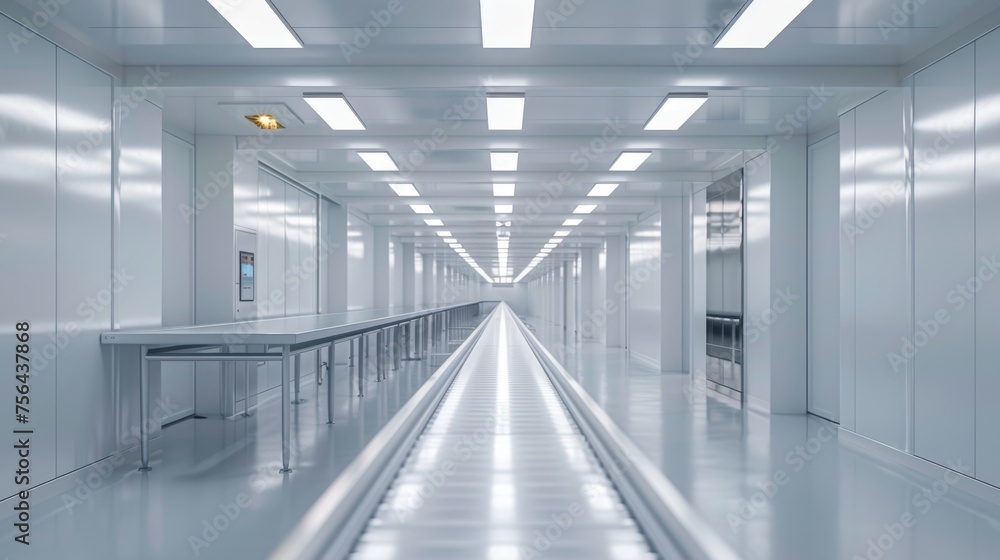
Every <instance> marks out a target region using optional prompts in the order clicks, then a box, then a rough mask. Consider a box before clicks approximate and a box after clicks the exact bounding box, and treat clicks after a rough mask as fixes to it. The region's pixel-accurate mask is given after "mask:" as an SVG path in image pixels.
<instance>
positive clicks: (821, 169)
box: [808, 135, 840, 422]
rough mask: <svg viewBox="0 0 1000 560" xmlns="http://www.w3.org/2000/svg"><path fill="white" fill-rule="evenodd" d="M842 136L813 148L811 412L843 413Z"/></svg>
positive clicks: (828, 415) (829, 416) (826, 415)
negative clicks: (841, 390)
mask: <svg viewBox="0 0 1000 560" xmlns="http://www.w3.org/2000/svg"><path fill="white" fill-rule="evenodd" d="M839 254H840V137H839V136H838V135H833V136H831V137H830V138H827V139H825V140H823V141H820V142H818V143H816V144H813V145H812V146H810V147H809V370H808V371H809V412H811V413H813V414H816V415H818V416H822V417H824V418H826V419H828V420H832V421H834V422H837V421H839V418H840V365H839V364H840V259H839Z"/></svg>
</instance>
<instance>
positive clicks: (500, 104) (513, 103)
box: [486, 93, 524, 130]
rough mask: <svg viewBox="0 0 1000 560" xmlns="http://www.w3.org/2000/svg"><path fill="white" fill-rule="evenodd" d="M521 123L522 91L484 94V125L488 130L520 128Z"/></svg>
mask: <svg viewBox="0 0 1000 560" xmlns="http://www.w3.org/2000/svg"><path fill="white" fill-rule="evenodd" d="M523 123H524V94H523V93H516V94H499V93H498V94H494V95H487V96H486V125H487V127H488V128H489V129H490V130H521V127H522V126H523Z"/></svg>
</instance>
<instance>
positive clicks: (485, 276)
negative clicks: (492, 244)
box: [474, 267, 493, 284]
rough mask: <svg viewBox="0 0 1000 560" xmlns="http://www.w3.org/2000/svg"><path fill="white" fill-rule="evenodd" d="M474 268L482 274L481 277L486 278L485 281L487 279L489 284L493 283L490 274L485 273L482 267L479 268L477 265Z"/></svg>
mask: <svg viewBox="0 0 1000 560" xmlns="http://www.w3.org/2000/svg"><path fill="white" fill-rule="evenodd" d="M474 270H475V271H476V272H478V273H479V275H480V276H482V277H483V280H486V281H487V282H489V283H490V284H492V283H493V279H492V278H490V275H489V274H486V272H485V271H484V270H483V269H481V268H479V267H475V268H474Z"/></svg>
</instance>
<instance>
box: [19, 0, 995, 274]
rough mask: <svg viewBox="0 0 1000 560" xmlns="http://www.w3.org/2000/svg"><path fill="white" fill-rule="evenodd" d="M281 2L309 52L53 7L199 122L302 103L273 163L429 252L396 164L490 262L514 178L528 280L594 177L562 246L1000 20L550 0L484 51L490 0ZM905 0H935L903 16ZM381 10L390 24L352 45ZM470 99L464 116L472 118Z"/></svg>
mask: <svg viewBox="0 0 1000 560" xmlns="http://www.w3.org/2000/svg"><path fill="white" fill-rule="evenodd" d="M271 1H272V3H273V5H274V6H275V7H276V8H277V9H278V10H279V11H280V13H281V15H282V16H283V17H284V18H285V20H286V21H287V22H288V23H289V24H290V25H291V26H292V27H293V29H294V31H295V33H296V34H297V35H298V36H299V37H300V38H301V40H302V42H303V43H304V45H305V48H302V49H288V50H266V49H264V50H255V49H253V48H251V47H250V46H249V45H248V44H247V43H246V42H245V41H244V40H243V39H242V37H240V35H239V34H238V33H237V32H236V31H235V30H234V29H233V28H231V27H230V26H229V25H228V24H227V23H226V21H225V20H223V19H222V17H221V16H219V14H218V13H217V12H216V11H215V10H214V9H213V8H212V7H211V6H210V5H209V4H208V2H207V1H206V0H87V1H86V2H69V3H67V4H66V5H61V4H60V11H59V13H58V14H57V16H56V18H55V20H54V22H55V23H54V24H55V26H56V27H58V28H59V29H60V30H61V31H63V32H65V33H67V34H70V35H72V36H74V37H76V38H77V39H78V40H79V41H82V42H83V43H85V44H86V45H87V46H88V47H89V48H92V49H93V50H95V51H97V52H100V53H102V54H103V55H104V56H106V57H108V58H110V59H112V60H114V61H116V62H118V63H120V64H122V65H124V66H126V73H125V83H126V84H127V85H138V84H139V83H141V78H142V76H143V75H144V74H145V72H146V70H145V67H146V66H148V65H160V66H161V70H163V71H164V72H166V73H167V77H166V79H165V80H164V81H163V82H162V84H160V85H159V86H158V89H159V90H160V93H161V94H162V95H163V99H164V120H165V124H166V126H167V127H168V128H170V129H171V130H174V131H176V132H178V133H181V134H182V135H190V136H195V135H201V134H223V135H237V136H241V137H244V138H243V139H244V140H252V139H254V138H255V137H257V136H256V130H255V129H254V128H252V126H251V125H250V124H249V123H248V122H247V121H246V120H245V119H243V118H242V116H240V115H239V112H240V110H238V109H242V107H240V108H234V107H232V106H228V107H227V105H229V104H232V103H239V104H245V105H248V106H251V107H259V108H260V109H261V110H268V109H269V108H271V107H275V106H279V105H281V104H283V105H285V106H287V107H288V109H290V110H291V111H292V112H294V113H295V116H296V117H297V118H298V119H300V120H301V121H302V124H301V125H298V124H297V123H295V124H296V126H290V127H289V128H288V129H286V130H283V131H281V132H279V133H277V134H276V135H275V136H274V137H273V138H270V139H269V140H268V141H267V143H266V144H265V145H263V146H262V149H263V151H264V152H265V154H264V157H265V159H269V160H271V161H274V162H277V163H279V164H281V165H283V166H287V167H289V168H291V169H294V170H295V171H296V172H297V175H298V176H299V177H300V178H301V179H302V180H304V181H305V182H306V183H308V184H311V185H313V186H315V187H317V188H319V189H320V190H322V191H323V192H324V193H326V194H328V195H329V196H331V197H333V198H335V199H337V200H340V201H343V202H345V203H347V204H349V205H350V206H351V207H352V209H353V210H354V211H356V212H358V213H361V214H363V215H365V216H367V217H368V219H369V220H370V221H371V222H372V223H373V224H375V225H384V226H391V227H392V231H393V234H394V235H398V236H399V237H400V238H401V239H402V240H404V241H413V242H415V243H417V244H418V246H420V247H421V249H422V250H430V248H431V247H437V248H440V247H442V246H443V245H442V243H441V242H440V240H439V238H438V236H437V235H435V232H434V231H433V229H432V228H429V227H427V226H426V225H424V222H423V219H424V218H425V217H426V216H418V215H416V214H414V213H413V211H412V210H411V209H410V208H409V206H408V204H409V203H410V202H412V201H411V200H406V199H401V198H399V197H397V196H396V195H395V194H394V193H393V192H392V191H391V190H390V189H389V187H388V185H387V182H388V181H393V182H410V183H413V184H415V185H416V187H417V189H418V190H419V191H420V193H421V195H422V197H421V198H422V200H421V201H422V202H423V203H427V204H431V206H432V207H433V208H434V210H435V213H436V216H435V217H438V218H440V219H442V220H443V221H444V222H445V224H446V229H448V230H449V231H451V232H452V233H453V234H455V237H456V238H457V239H458V240H459V242H461V243H462V244H463V245H464V246H465V247H466V248H467V249H468V250H469V252H470V253H471V254H472V256H473V257H474V258H475V259H476V260H477V261H478V262H479V263H480V264H481V265H483V266H484V267H485V268H487V269H490V268H492V264H493V263H495V260H496V257H497V252H496V228H495V221H496V219H497V217H496V216H495V214H494V212H493V203H494V199H493V196H492V187H491V184H492V183H493V182H516V183H517V196H516V197H515V198H514V199H513V200H512V201H511V202H512V203H513V204H514V216H513V217H511V218H509V219H512V220H513V221H514V222H515V227H514V228H513V229H514V232H513V235H512V240H511V259H510V262H511V266H512V267H513V268H514V269H515V270H514V274H515V275H516V274H517V273H519V272H520V271H521V269H523V268H524V266H525V265H526V264H527V263H528V261H530V260H531V258H532V257H534V256H535V254H536V253H537V252H538V250H539V249H540V248H541V246H542V244H543V243H545V242H546V241H547V240H548V239H549V238H550V237H551V235H552V233H554V232H555V231H556V230H557V229H564V228H561V227H560V226H561V224H562V222H563V220H565V219H566V218H567V217H570V213H571V212H572V210H573V208H574V207H575V206H576V205H577V204H580V203H584V202H588V201H587V200H584V197H585V195H586V193H587V192H588V191H589V189H590V187H592V186H593V184H594V183H595V182H615V183H621V186H620V187H619V189H618V190H617V191H616V192H615V193H614V194H613V195H612V196H611V197H609V198H607V199H601V200H598V202H597V203H598V204H599V206H598V209H597V210H596V211H595V212H594V213H593V214H592V215H589V216H584V217H583V218H584V222H583V224H582V225H581V226H579V227H576V228H573V235H571V236H570V237H569V238H568V239H567V241H566V242H564V243H563V245H561V246H560V248H559V249H557V250H556V252H554V255H555V257H554V258H553V257H550V258H549V259H546V263H548V264H551V263H555V262H558V259H559V258H560V256H565V255H567V254H571V253H572V252H573V251H574V250H576V249H577V248H579V247H583V246H597V245H598V244H599V243H600V242H601V240H602V236H603V235H606V234H608V233H616V232H621V231H624V228H626V227H627V226H628V224H630V223H633V222H635V221H636V220H637V219H638V217H639V216H640V215H642V214H643V213H644V212H647V211H648V210H649V209H650V208H651V207H652V205H653V204H654V202H655V199H656V197H658V196H664V195H676V194H679V193H682V192H685V191H686V190H687V191H689V190H690V189H692V188H697V187H698V186H701V185H704V184H706V183H707V182H711V181H712V180H713V179H714V178H719V177H721V176H723V175H726V174H728V173H729V172H731V171H732V170H734V169H736V168H738V167H740V166H741V165H742V163H743V161H744V159H745V158H748V157H752V156H754V155H756V154H757V153H759V152H760V150H761V149H763V148H764V146H765V145H766V137H768V136H775V135H779V136H780V135H783V134H785V131H786V130H789V128H788V127H787V125H788V123H790V122H791V123H792V124H794V125H797V126H793V127H792V129H793V130H794V131H795V133H798V134H809V133H813V134H816V133H818V132H820V131H823V130H827V129H830V128H831V127H835V126H836V123H837V115H838V112H839V110H840V109H841V107H843V106H845V105H848V104H850V103H851V102H852V100H855V99H857V98H859V97H864V96H866V95H870V93H871V92H873V91H879V90H882V89H885V88H888V87H895V86H898V85H899V80H900V75H899V74H900V68H901V66H903V65H905V64H907V63H910V62H911V61H912V60H915V59H917V57H918V56H920V55H921V53H924V52H925V51H928V50H929V49H933V48H934V47H935V45H938V44H940V43H942V42H943V41H944V40H946V39H947V38H948V37H949V36H951V35H953V34H955V33H959V32H961V30H962V29H963V28H966V27H967V26H969V25H972V24H975V23H976V22H981V21H983V20H984V19H985V20H989V19H990V18H993V19H994V20H997V21H1000V16H998V11H1000V1H998V0H924V1H923V2H918V1H916V0H914V1H913V2H903V1H901V0H814V2H813V3H812V4H811V5H810V6H809V7H808V8H806V10H805V11H804V12H803V13H802V15H801V16H800V17H798V18H797V19H796V20H795V21H794V22H793V23H792V24H791V26H790V27H789V28H788V29H786V30H785V31H784V32H783V33H782V34H781V35H779V36H778V38H777V39H776V40H775V41H774V42H773V43H772V44H771V45H770V46H769V47H768V48H767V49H763V50H723V49H718V50H716V49H712V48H711V46H710V45H711V42H712V41H713V40H714V39H715V36H716V35H718V28H719V27H721V26H722V25H723V24H724V23H727V22H726V21H723V20H724V19H726V18H728V17H732V14H734V13H735V10H736V9H738V8H739V7H740V6H741V5H742V4H743V0H574V1H569V0H536V9H535V22H534V30H533V37H532V48H530V49H524V50H484V49H483V48H482V46H481V45H482V44H481V35H480V22H479V2H478V1H476V0H433V1H426V2H416V1H413V0H399V2H400V5H401V6H402V12H401V13H399V14H398V15H394V16H391V17H389V18H388V19H385V18H384V16H385V15H386V14H387V12H386V13H385V14H382V16H383V17H382V21H383V22H385V23H384V24H382V23H376V22H375V19H376V18H375V16H373V12H375V13H376V14H377V13H378V12H380V11H382V10H385V9H386V8H387V7H388V6H389V5H390V4H391V3H392V0H323V1H319V0H313V1H308V2H307V1H303V0H271ZM15 4H19V5H20V7H18V6H15ZM560 5H562V6H563V8H562V9H563V12H562V14H563V15H562V16H555V15H554V14H559V13H560ZM904 5H907V6H909V5H916V6H918V8H917V9H916V11H915V12H914V13H912V14H911V15H907V16H904V15H901V12H900V13H896V11H897V10H899V8H900V7H901V6H904ZM566 6H575V9H574V10H573V12H572V13H569V12H568V11H567V10H566ZM36 9H37V4H36V0H0V10H2V11H4V12H5V13H8V14H9V15H14V16H23V15H24V14H25V13H29V14H30V13H31V12H30V10H36ZM563 18H564V19H563ZM366 25H368V26H369V27H368V29H369V31H370V32H369V35H375V36H374V37H367V36H365V37H364V39H368V40H369V42H368V43H367V44H366V43H365V42H364V41H359V42H355V41H356V38H357V37H359V36H361V35H363V34H364V32H363V29H364V28H365V26H366ZM376 31H377V34H376V33H375V32H376ZM345 45H354V47H353V48H351V47H347V46H345ZM308 91H314V92H315V91H318V92H323V91H327V92H331V91H332V92H340V93H343V94H345V95H346V96H347V98H348V99H349V101H350V102H351V104H352V105H353V107H354V108H355V110H356V111H357V113H358V114H359V115H360V116H361V118H362V120H363V121H364V122H365V124H366V125H367V130H366V131H363V132H333V131H331V130H330V129H329V128H328V127H327V126H326V124H324V123H323V122H322V121H321V120H320V119H319V117H318V115H316V113H315V112H313V111H312V109H311V108H310V107H309V106H308V105H306V104H305V103H304V102H303V101H302V93H304V92H308ZM487 91H489V92H524V93H525V94H526V110H525V124H524V130H523V131H518V132H492V131H488V130H487V128H486V124H485V123H486V113H485V103H483V96H484V95H485V93H486V92H487ZM682 91H688V92H691V91H699V92H704V91H707V92H708V93H709V101H708V103H707V104H706V105H705V107H703V108H702V109H701V110H700V111H699V112H698V113H697V114H696V115H695V116H694V117H693V118H692V119H691V121H689V122H688V123H687V124H686V125H685V126H684V127H683V128H682V129H681V130H680V131H678V132H645V131H643V129H642V128H643V125H644V123H645V122H646V120H647V119H649V117H650V116H651V115H652V113H653V111H654V110H655V109H656V108H657V106H658V105H659V104H660V102H661V101H662V100H663V98H664V96H666V95H667V94H668V93H672V92H682ZM817 92H821V94H822V96H823V97H824V101H823V102H821V103H818V104H817V103H816V102H815V100H816V94H817ZM827 96H828V99H827ZM810 101H812V106H813V107H814V108H816V107H817V106H818V108H816V110H810V111H809V112H808V113H807V114H806V116H807V117H808V118H807V119H805V120H803V121H799V120H798V118H795V119H793V120H791V121H789V119H788V117H787V115H789V114H794V113H796V111H799V110H801V109H802V108H803V107H808V106H809V105H810ZM463 104H465V105H466V106H467V108H468V109H469V110H468V112H467V113H466V114H465V115H464V116H463V117H462V118H455V115H456V113H455V111H454V107H455V106H456V105H458V106H461V105H463ZM609 123H614V124H613V125H612V126H611V128H609ZM611 129H614V130H615V133H614V138H613V141H612V142H611V143H610V146H609V147H608V148H607V149H606V150H605V151H604V152H602V153H597V154H592V155H591V157H587V156H586V155H585V152H584V151H582V148H585V147H586V146H588V145H590V144H591V143H592V141H594V139H595V138H600V137H601V135H602V134H605V135H607V134H608V131H609V130H611ZM436 131H437V132H436ZM257 138H259V137H257ZM435 138H437V140H436V141H435V140H434V139H435ZM358 149H369V150H387V151H389V152H390V153H391V154H392V155H393V157H394V159H395V160H396V162H397V163H398V164H400V166H401V168H402V169H403V170H404V171H407V172H405V173H398V174H394V173H376V172H372V171H371V170H370V169H369V168H368V167H367V166H366V165H365V164H364V163H363V162H362V161H361V159H360V158H359V157H358V156H357V154H356V151H357V150H358ZM490 149H506V150H517V151H519V152H520V154H521V155H520V162H519V171H518V172H514V173H492V172H491V171H490V165H489V150H490ZM636 149H647V150H651V151H652V152H653V155H652V157H651V158H650V159H649V160H648V161H647V162H646V163H645V164H644V165H643V166H642V167H641V168H640V169H639V171H637V172H634V173H610V172H608V169H609V167H610V165H611V163H612V162H613V160H614V159H615V157H617V155H618V154H619V153H620V152H621V151H622V150H636ZM415 151H419V153H418V154H414V152H415ZM407 161H411V162H413V163H414V165H407V164H406V162H407ZM411 168H412V171H408V170H409V169H411ZM560 173H568V174H569V175H568V177H569V180H568V181H567V182H566V185H565V186H564V187H563V188H562V192H561V194H560V195H559V196H556V197H555V198H554V199H553V201H552V202H551V203H546V204H544V205H543V206H544V208H541V209H539V210H538V213H537V215H535V208H534V207H532V204H533V203H534V204H537V203H538V202H539V200H547V198H545V197H544V195H543V193H544V192H545V187H544V185H545V184H546V183H549V184H551V183H552V182H553V181H555V180H557V179H558V177H559V175H560ZM540 197H541V198H540ZM529 215H531V219H530V220H528V219H526V217H527V216H529ZM543 268H544V265H543V267H540V268H539V270H542V269H543Z"/></svg>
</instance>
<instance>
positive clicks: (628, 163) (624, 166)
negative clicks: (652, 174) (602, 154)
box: [611, 152, 653, 171]
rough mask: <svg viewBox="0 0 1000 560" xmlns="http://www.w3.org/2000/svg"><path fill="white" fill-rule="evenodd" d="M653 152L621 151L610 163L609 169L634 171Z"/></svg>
mask: <svg viewBox="0 0 1000 560" xmlns="http://www.w3.org/2000/svg"><path fill="white" fill-rule="evenodd" d="M651 155H653V152H622V153H621V155H619V156H618V159H616V160H615V162H614V163H613V164H611V171H635V170H636V169H639V166H640V165H642V164H643V163H645V162H646V160H647V159H649V156H651Z"/></svg>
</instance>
